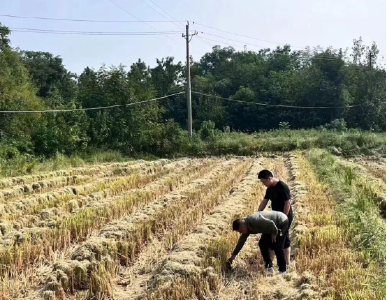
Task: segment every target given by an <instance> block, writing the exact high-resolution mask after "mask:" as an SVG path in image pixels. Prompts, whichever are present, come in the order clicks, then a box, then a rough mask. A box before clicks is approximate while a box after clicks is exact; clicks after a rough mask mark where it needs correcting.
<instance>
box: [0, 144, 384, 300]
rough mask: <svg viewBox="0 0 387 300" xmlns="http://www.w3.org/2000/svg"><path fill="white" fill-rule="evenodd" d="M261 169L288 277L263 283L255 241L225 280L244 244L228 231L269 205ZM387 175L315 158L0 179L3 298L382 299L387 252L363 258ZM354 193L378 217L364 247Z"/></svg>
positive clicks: (165, 163)
mask: <svg viewBox="0 0 387 300" xmlns="http://www.w3.org/2000/svg"><path fill="white" fill-rule="evenodd" d="M325 160H329V162H327V165H330V166H331V167H332V166H336V167H337V170H336V169H335V170H336V171H332V172H333V173H329V174H331V175H330V176H331V177H332V176H335V178H336V180H337V181H336V182H337V185H335V184H334V183H333V182H330V181H329V180H330V178H331V177H329V176H327V175H329V174H325V173H324V172H323V171H322V170H321V168H322V163H324V162H325ZM321 162H322V163H321ZM376 165H377V166H378V167H375V166H376ZM262 169H269V170H271V171H272V172H273V173H274V176H275V177H278V178H280V179H281V180H283V181H285V182H286V183H287V184H288V185H289V187H290V190H291V196H292V205H293V210H294V214H295V219H294V222H293V224H292V228H291V238H292V259H293V264H292V268H291V270H290V271H289V272H288V273H287V274H286V275H280V274H274V276H272V277H265V276H264V270H263V260H262V257H261V255H260V253H259V248H258V245H257V242H258V239H259V235H256V236H254V235H251V236H250V237H249V239H248V241H247V243H246V244H245V246H244V248H243V250H242V251H241V253H240V254H239V255H238V256H237V258H236V259H235V261H234V263H233V270H232V271H229V270H227V269H226V268H225V262H226V260H227V258H228V257H229V256H230V254H231V251H232V250H233V248H234V246H235V244H236V242H237V240H238V236H239V235H238V234H237V233H235V232H232V230H231V223H232V221H233V220H234V219H235V218H237V217H244V216H247V215H249V214H252V213H254V212H256V211H257V209H258V206H259V204H260V202H261V201H262V199H263V197H264V195H265V187H264V186H263V185H262V184H261V183H260V182H259V180H258V179H257V173H258V172H259V171H260V170H262ZM341 170H344V171H343V172H344V173H341ZM383 170H384V171H385V161H377V160H364V159H359V160H358V161H357V160H356V159H352V160H344V159H342V158H338V157H333V156H328V154H326V153H324V152H318V151H315V152H311V153H301V152H296V153H289V154H285V155H283V156H277V155H270V156H269V155H266V156H260V157H227V158H212V157H210V158H200V159H199V158H197V159H194V158H183V159H176V160H167V159H163V160H155V161H131V162H127V163H125V162H124V163H121V162H120V163H110V164H102V165H90V166H89V167H84V168H75V169H69V170H59V171H55V172H50V173H45V174H33V175H28V176H21V177H12V178H3V179H0V277H1V280H0V285H1V286H0V299H4V300H5V299H7V300H8V299H29V300H32V299H44V300H54V299H57V300H62V299H74V300H75V299H78V300H80V299H115V300H130V299H149V300H151V299H164V300H166V299H168V300H178V299H179V300H183V299H201V300H202V299H203V300H204V299H219V300H222V299H230V300H231V299H257V300H259V299H269V300H270V299H273V300H274V299H288V300H290V299H384V298H385V294H383V292H382V288H381V287H383V285H384V287H385V277H384V272H385V264H383V263H381V262H382V260H383V259H385V248H384V249H383V250H380V249H379V248H378V249H374V248H375V247H376V246H383V245H379V244H377V245H376V246H375V243H373V244H372V245H373V247H374V248H372V249H371V248H367V247H365V246H364V247H363V248H362V246H361V247H360V248H359V243H361V242H363V238H364V239H366V241H368V239H369V238H371V239H372V237H378V234H379V233H380V232H381V231H383V230H385V172H384V171H383ZM335 172H336V173H335ZM332 174H333V175H332ZM341 186H342V188H340V187H341ZM359 193H360V194H361V193H363V194H364V195H363V194H361V195H362V196H361V197H362V198H361V200H362V201H363V202H364V201H365V200H364V199H367V201H368V200H369V201H368V202H367V203H366V204H365V205H366V208H364V209H368V208H369V209H372V212H375V220H373V222H374V223H372V228H371V229H369V230H368V233H369V232H370V231H372V230H374V229H375V228H376V229H375V230H379V231H380V232H379V231H377V232H376V231H375V233H374V232H371V237H370V236H364V237H363V234H365V233H364V232H363V227H362V225H361V224H360V225H359V226H358V224H357V219H355V218H354V217H352V216H347V215H346V214H345V211H346V210H347V211H348V206H344V205H352V204H353V201H357V200H356V199H357V198H356V195H358V194H359ZM359 201H360V200H359ZM356 203H357V202H356ZM351 207H352V206H351ZM268 209H270V208H268ZM363 212H364V213H368V211H367V210H366V211H363ZM359 214H360V212H359ZM364 226H365V225H364ZM370 226H371V225H370ZM354 239H357V240H356V243H354ZM381 239H382V241H381V242H384V245H385V238H381ZM379 242H380V239H379ZM362 245H363V244H362ZM383 255H384V256H383ZM383 257H384V258H383ZM382 274H383V276H382ZM383 280H384V281H383Z"/></svg>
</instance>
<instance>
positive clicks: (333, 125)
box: [323, 119, 347, 131]
mask: <svg viewBox="0 0 387 300" xmlns="http://www.w3.org/2000/svg"><path fill="white" fill-rule="evenodd" d="M323 127H324V128H326V129H329V130H337V131H346V130H347V123H346V122H345V120H344V119H335V120H333V121H332V122H330V123H328V124H325V125H324V126H323Z"/></svg>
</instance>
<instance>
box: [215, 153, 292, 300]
mask: <svg viewBox="0 0 387 300" xmlns="http://www.w3.org/2000/svg"><path fill="white" fill-rule="evenodd" d="M291 168H292V166H291V163H290V159H289V158H286V159H285V160H284V159H282V158H277V159H276V162H275V164H274V166H273V170H272V171H273V174H274V176H275V177H277V178H280V179H281V180H283V181H285V182H287V183H288V185H289V188H290V191H291V195H292V199H293V200H292V202H293V213H294V214H295V215H296V207H297V205H299V201H298V200H299V197H298V193H297V187H295V186H294V179H295V178H294V177H293V175H294V174H293V172H291ZM291 178H292V180H291ZM293 195H294V197H293ZM268 209H269V208H268V207H267V208H266V210H268ZM293 228H294V227H293V226H292V228H291V232H292V231H293ZM292 235H293V239H294V238H295V234H294V233H293V234H292ZM259 238H260V235H256V236H251V237H249V239H248V241H247V242H246V244H245V246H244V247H243V249H242V251H241V252H240V253H239V255H238V256H237V258H236V259H235V261H234V263H233V270H232V272H228V273H223V274H222V281H221V283H220V286H219V288H218V293H217V294H215V295H213V297H212V298H211V299H216V300H234V299H254V300H266V299H272V298H271V297H277V298H276V299H283V298H282V297H281V298H280V297H279V295H281V294H280V293H279V292H278V291H281V290H283V291H284V292H285V293H286V294H288V295H292V296H294V289H292V287H291V286H289V282H287V281H286V280H284V279H283V278H281V277H280V276H278V275H277V276H275V277H273V279H270V278H266V277H265V276H264V261H263V259H262V256H261V254H260V251H259V246H258V241H259ZM232 245H234V244H233V243H232ZM293 250H294V249H293ZM273 263H274V264H275V265H276V261H275V259H274V261H273ZM274 295H275V296H274Z"/></svg>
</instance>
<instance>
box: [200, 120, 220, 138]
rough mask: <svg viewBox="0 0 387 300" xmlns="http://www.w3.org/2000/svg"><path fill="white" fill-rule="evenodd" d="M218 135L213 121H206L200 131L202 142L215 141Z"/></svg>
mask: <svg viewBox="0 0 387 300" xmlns="http://www.w3.org/2000/svg"><path fill="white" fill-rule="evenodd" d="M216 134H217V130H216V129H215V123H214V122H212V121H204V122H203V123H202V124H201V126H200V130H199V136H200V138H201V139H202V140H213V139H214V138H215V136H216Z"/></svg>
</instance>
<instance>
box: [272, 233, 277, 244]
mask: <svg viewBox="0 0 387 300" xmlns="http://www.w3.org/2000/svg"><path fill="white" fill-rule="evenodd" d="M276 241H277V234H276V233H272V234H271V242H272V243H273V244H275V243H276Z"/></svg>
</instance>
